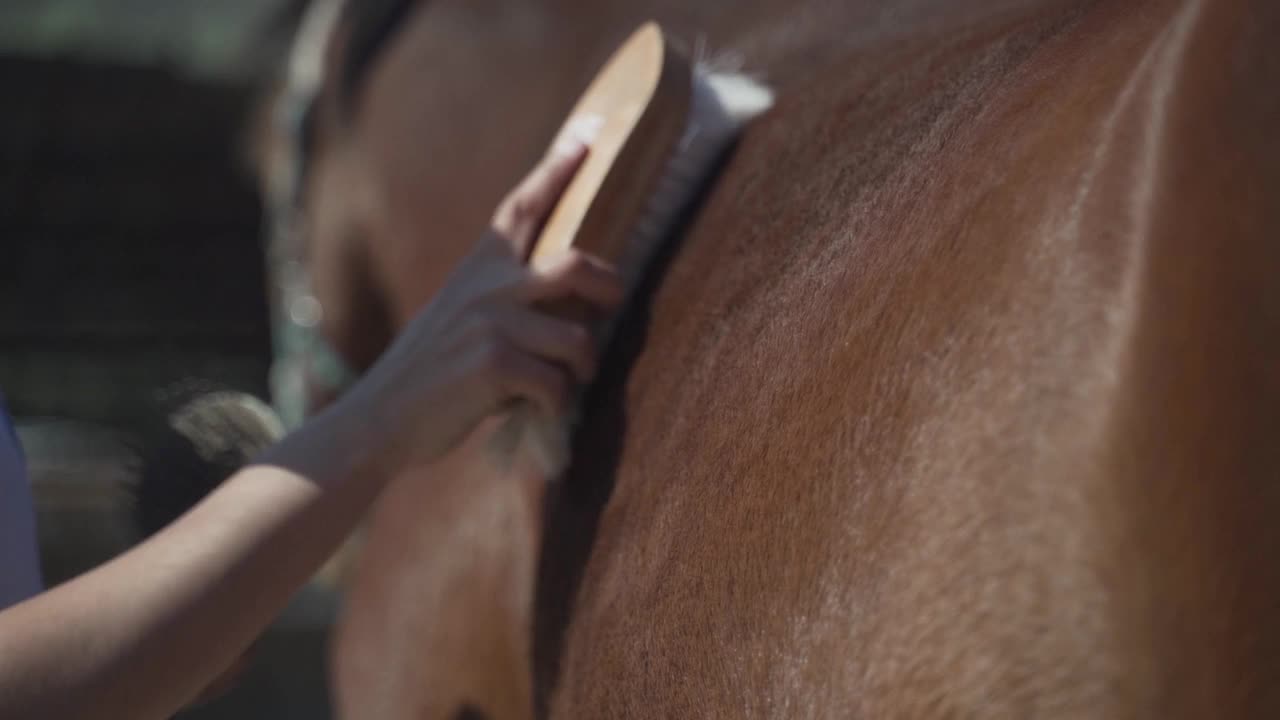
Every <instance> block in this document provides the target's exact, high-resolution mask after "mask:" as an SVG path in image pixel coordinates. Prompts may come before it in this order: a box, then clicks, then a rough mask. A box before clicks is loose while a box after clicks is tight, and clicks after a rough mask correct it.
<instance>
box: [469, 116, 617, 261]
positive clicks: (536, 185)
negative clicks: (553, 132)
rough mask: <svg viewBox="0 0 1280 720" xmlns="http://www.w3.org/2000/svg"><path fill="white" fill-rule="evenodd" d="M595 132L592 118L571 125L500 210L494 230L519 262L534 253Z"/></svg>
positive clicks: (573, 122) (595, 121)
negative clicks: (539, 235) (535, 245)
mask: <svg viewBox="0 0 1280 720" xmlns="http://www.w3.org/2000/svg"><path fill="white" fill-rule="evenodd" d="M598 130H599V122H598V120H597V119H596V118H594V116H587V117H584V118H579V119H575V120H574V121H572V122H570V124H569V126H568V127H567V128H566V132H565V133H564V134H563V135H562V136H561V138H560V139H559V140H558V141H557V142H556V144H555V145H554V146H553V147H552V148H551V151H550V152H548V153H547V154H546V156H545V157H543V158H542V160H541V161H540V162H539V163H538V165H537V167H535V168H534V169H533V171H532V172H530V173H529V175H528V176H526V177H525V179H524V180H523V181H522V182H521V183H520V184H519V185H518V186H517V187H516V189H515V190H514V191H512V193H511V194H510V195H508V196H507V198H506V200H504V201H503V202H502V205H501V206H499V208H498V212H497V214H496V215H495V217H494V221H493V227H494V229H495V230H496V231H497V232H498V233H499V234H500V235H502V236H503V237H504V238H505V239H506V240H507V241H508V242H509V243H510V244H511V249H512V250H513V251H514V252H515V254H516V255H517V256H518V257H519V258H520V259H521V260H522V261H523V260H527V259H528V257H529V255H530V253H532V252H533V244H534V242H535V241H536V240H537V237H538V234H539V233H540V232H541V231H542V227H543V225H545V224H546V221H547V218H548V216H550V215H551V211H552V210H554V209H555V206H556V203H557V202H559V200H560V196H561V195H563V194H564V191H565V188H567V187H568V186H569V183H570V182H571V181H572V180H573V178H574V176H575V175H576V174H577V172H578V169H579V168H580V167H581V166H582V162H583V160H584V159H585V158H586V156H587V146H588V144H589V143H590V142H591V140H592V139H594V136H595V134H596V133H597V132H598Z"/></svg>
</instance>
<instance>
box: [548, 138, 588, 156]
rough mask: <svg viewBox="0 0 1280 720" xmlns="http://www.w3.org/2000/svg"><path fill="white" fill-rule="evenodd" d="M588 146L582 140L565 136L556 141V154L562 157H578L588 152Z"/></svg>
mask: <svg viewBox="0 0 1280 720" xmlns="http://www.w3.org/2000/svg"><path fill="white" fill-rule="evenodd" d="M586 149H587V145H586V143H584V142H582V141H581V140H579V139H577V138H574V137H569V136H565V137H562V138H560V139H559V140H557V141H556V146H555V150H554V152H555V154H556V155H559V156H561V157H567V158H568V157H576V156H577V155H579V154H580V153H582V152H584V151H586Z"/></svg>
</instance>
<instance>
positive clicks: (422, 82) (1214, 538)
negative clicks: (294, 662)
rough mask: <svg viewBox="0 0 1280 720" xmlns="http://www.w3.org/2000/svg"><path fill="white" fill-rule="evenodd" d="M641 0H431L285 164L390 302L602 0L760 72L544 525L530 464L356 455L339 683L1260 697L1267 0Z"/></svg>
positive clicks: (769, 699) (417, 287)
mask: <svg viewBox="0 0 1280 720" xmlns="http://www.w3.org/2000/svg"><path fill="white" fill-rule="evenodd" d="M634 5H637V7H615V6H614V4H613V3H606V2H601V3H592V4H586V3H566V2H554V1H553V0H544V1H542V2H536V3H533V2H531V3H526V4H520V5H518V6H510V4H504V3H499V2H496V1H495V2H490V3H479V4H477V3H474V2H473V3H463V2H461V0H457V1H451V0H441V1H440V2H433V3H432V4H430V5H428V6H427V7H426V8H425V9H424V10H422V11H420V12H419V13H418V14H417V15H416V16H415V17H414V18H413V20H412V22H411V25H410V26H409V27H407V28H406V29H405V31H404V33H403V34H402V35H401V36H400V37H399V38H397V39H396V41H395V44H394V45H393V47H392V48H391V50H390V52H389V53H388V54H387V56H386V57H385V58H383V59H382V60H381V61H380V63H379V66H378V67H377V68H376V70H375V71H374V73H373V76H372V77H371V80H370V83H369V85H368V87H367V88H366V91H365V95H364V99H363V108H362V110H361V115H360V118H359V120H358V122H357V125H356V127H355V128H354V129H353V130H352V135H351V137H350V138H348V139H347V140H345V141H342V142H341V143H339V142H338V141H333V142H332V143H331V147H341V148H342V149H341V150H332V149H331V150H330V151H329V152H327V153H325V158H324V159H323V160H322V162H321V166H320V167H319V168H318V175H317V177H319V178H321V179H322V180H323V179H324V178H328V182H329V184H330V186H331V187H335V188H345V189H347V190H349V189H350V188H351V187H353V186H354V185H355V183H354V182H353V181H352V178H353V176H352V175H351V173H353V172H356V173H359V175H357V176H354V177H357V178H358V179H359V181H360V182H363V183H366V187H367V188H369V192H368V193H367V195H368V196H369V197H370V198H372V199H371V200H370V201H369V202H368V204H367V206H365V207H364V214H363V215H361V214H351V213H347V214H343V213H339V212H337V211H336V210H335V209H334V208H337V207H340V206H338V205H336V204H329V205H324V203H323V200H324V199H325V194H324V193H323V192H313V196H312V200H313V202H312V203H311V206H312V207H313V208H314V207H317V206H322V205H323V206H324V207H326V208H328V209H327V210H326V212H331V213H334V216H332V217H330V218H329V219H327V220H325V221H324V222H321V223H319V225H320V227H319V228H317V230H318V234H317V238H318V240H317V242H318V243H319V244H322V245H323V244H324V243H326V242H327V241H326V240H325V238H326V237H333V236H332V235H328V236H327V235H326V231H327V230H328V229H331V228H332V226H334V225H336V224H339V223H342V224H348V223H354V224H357V225H363V226H364V227H363V230H364V232H365V233H366V234H367V237H368V240H369V242H368V245H367V246H363V245H361V246H358V248H357V250H358V251H359V252H366V251H367V259H368V261H369V266H370V267H371V268H372V276H373V277H374V278H376V281H377V284H378V286H379V287H381V288H383V289H384V290H385V292H386V296H387V298H389V302H390V305H391V307H392V310H393V314H394V315H395V317H396V318H398V320H399V321H401V322H402V321H403V319H404V318H406V317H408V316H409V315H410V314H411V313H412V312H413V310H414V309H416V308H417V307H419V306H420V305H421V304H422V303H423V302H424V301H425V300H426V299H427V298H429V297H430V295H431V293H432V292H434V290H435V288H436V287H437V286H438V283H439V282H440V280H441V277H442V270H441V269H442V268H446V267H447V266H449V265H450V264H451V262H452V261H453V260H454V259H455V258H456V257H458V256H459V255H460V254H461V253H462V252H463V251H464V247H463V246H462V245H461V244H459V245H457V246H453V247H442V246H440V245H438V244H432V243H431V242H429V241H424V240H423V239H422V238H423V237H427V236H429V237H431V238H470V237H473V236H474V235H475V234H476V233H478V232H479V231H480V229H481V228H482V227H483V223H484V222H486V221H487V215H488V212H489V210H490V208H491V207H492V206H493V205H495V204H496V201H497V198H498V196H499V194H500V193H501V192H502V191H503V190H504V189H505V188H506V187H507V186H509V185H510V184H511V183H512V182H513V181H514V179H515V178H516V177H517V176H518V174H519V172H520V171H521V170H522V169H523V168H524V167H526V166H527V165H528V164H529V163H530V162H531V161H532V159H533V157H534V156H535V154H536V152H537V149H538V148H540V147H541V146H542V145H543V144H544V143H545V141H546V140H547V138H548V137H549V136H550V133H551V131H552V129H553V128H554V126H555V124H556V123H557V122H558V121H559V120H560V113H561V112H562V110H563V108H565V107H567V106H568V104H569V102H570V100H571V98H572V96H573V94H574V93H575V92H576V91H577V90H578V89H579V88H580V87H581V86H582V83H583V82H585V79H586V75H587V74H588V73H589V72H590V71H591V69H593V68H594V67H595V63H596V62H597V61H598V60H599V59H600V58H601V57H603V55H604V54H605V53H607V52H608V50H609V49H610V48H611V47H612V45H613V44H614V42H615V41H616V40H617V39H618V38H619V37H621V35H622V34H624V33H625V31H626V30H627V29H629V28H630V27H631V26H632V25H633V24H634V22H633V21H638V20H639V19H641V18H642V17H644V16H648V15H656V16H657V17H658V18H659V19H661V20H663V21H664V22H665V23H666V24H667V25H668V26H670V27H673V28H675V29H676V30H677V31H678V32H685V33H688V32H689V31H690V30H693V29H706V30H707V31H708V33H709V39H710V41H711V43H712V44H713V45H714V46H716V47H722V48H728V49H735V50H740V51H742V52H743V54H744V56H745V57H747V58H749V59H750V62H751V65H752V67H754V68H759V69H762V70H764V71H765V72H766V74H767V77H768V79H769V80H770V81H771V82H772V83H773V84H774V86H775V87H776V88H777V90H778V91H779V97H780V102H779V106H778V107H777V108H776V109H775V111H774V112H772V113H771V114H769V115H768V116H766V117H765V118H764V119H762V120H761V121H760V122H758V123H757V124H756V125H754V126H753V127H752V128H751V129H750V130H749V132H748V133H747V135H746V136H745V137H744V139H743V141H742V143H741V145H740V147H739V149H738V151H737V153H736V154H735V156H734V157H733V158H732V159H731V161H730V162H729V164H728V166H727V167H726V168H725V171H724V173H723V174H722V175H721V177H720V180H719V181H718V183H717V184H716V186H715V187H714V189H713V190H712V191H711V192H710V193H709V194H708V196H707V198H706V199H705V203H704V205H703V206H702V208H701V210H700V211H699V212H698V214H697V215H696V217H695V218H694V219H693V220H692V223H691V225H690V226H689V227H688V228H687V231H686V232H685V233H683V235H682V238H681V240H680V242H679V244H678V248H676V249H675V250H673V252H672V253H671V254H670V256H669V257H668V258H666V260H665V262H664V265H663V268H662V269H663V272H661V273H659V274H657V275H655V278H654V281H653V284H652V286H651V287H650V288H648V289H647V290H646V292H645V293H643V294H642V295H641V297H640V298H639V300H638V303H637V307H636V308H635V309H634V310H633V312H632V313H631V314H630V316H629V317H628V319H627V321H626V322H625V323H624V326H623V327H624V331H623V334H622V336H621V337H620V339H619V342H618V343H617V346H616V347H615V348H614V349H613V350H612V356H611V362H610V363H609V365H608V367H609V370H608V371H607V372H606V375H605V377H603V378H601V381H600V383H599V384H598V387H596V388H595V389H594V390H593V394H592V398H591V400H590V402H589V405H588V412H587V415H586V420H585V423H584V430H583V432H582V433H581V435H580V437H579V439H578V454H577V458H578V460H577V464H576V465H575V467H574V468H573V470H571V472H570V476H569V478H568V479H567V481H566V482H565V483H564V484H563V485H562V486H560V487H558V488H557V489H556V491H555V492H556V496H555V497H553V498H551V501H550V503H549V506H550V511H549V515H548V516H547V518H546V526H545V529H546V539H545V543H546V545H545V548H544V552H543V557H542V562H541V564H540V565H539V566H535V564H536V558H535V553H536V548H535V547H533V545H532V544H531V543H529V542H528V541H529V539H530V538H535V537H537V535H538V532H539V526H540V522H539V520H538V518H537V513H536V512H535V511H534V510H533V509H532V508H533V506H534V505H535V504H536V503H535V500H534V499H533V498H536V497H537V494H538V491H537V489H536V487H537V486H536V483H524V484H521V483H513V482H510V480H509V479H504V478H499V477H497V476H496V475H495V474H494V473H493V472H492V471H489V470H487V469H484V468H482V467H479V466H477V465H475V463H474V461H472V462H468V459H467V457H466V454H465V452H464V453H460V454H458V455H457V456H455V457H453V458H451V459H450V460H449V461H447V462H446V463H444V464H443V466H442V467H440V468H434V469H430V470H424V471H423V474H432V475H434V476H435V477H434V478H433V480H432V481H431V482H420V480H421V479H420V478H418V480H419V482H414V479H413V478H406V479H405V480H404V481H401V482H398V483H397V484H396V485H395V486H394V487H393V488H392V489H391V490H390V491H389V492H388V493H387V495H386V496H385V498H384V499H383V501H382V503H381V504H380V507H379V509H378V510H377V512H376V514H375V515H374V517H373V520H372V524H371V532H370V535H369V538H368V544H367V546H366V556H365V565H364V566H363V567H362V568H361V571H360V575H359V577H358V579H357V583H356V586H355V588H354V590H353V594H352V596H351V599H350V605H349V612H348V615H347V618H346V620H345V623H344V627H343V631H342V635H341V638H340V642H339V644H338V648H337V673H338V675H337V681H338V690H339V700H340V704H341V706H342V708H343V709H344V710H345V712H346V714H347V715H348V716H349V717H358V718H364V717H371V718H398V717H448V716H449V715H451V714H454V713H456V712H457V711H458V710H459V708H461V707H462V706H463V705H464V704H471V705H473V706H474V707H475V708H477V709H478V710H480V711H481V712H483V713H485V714H488V715H489V716H491V717H495V718H502V717H515V716H524V715H526V714H527V713H528V711H529V710H528V707H527V705H526V703H527V698H528V697H529V694H530V692H531V690H530V683H529V680H528V673H527V672H526V671H525V669H524V666H523V663H524V662H525V659H526V658H527V657H528V655H529V653H532V654H533V656H534V658H535V663H534V672H533V675H534V677H535V678H536V683H535V685H536V688H535V690H536V692H535V693H534V694H536V696H537V698H538V699H539V700H538V706H539V713H540V714H544V715H550V716H552V717H582V718H588V717H748V716H750V717H760V716H766V717H825V716H838V717H847V716H854V717H868V718H875V717H920V716H929V717H951V716H974V717H1275V716H1277V714H1280V614H1278V613H1277V611H1278V610H1280V564H1277V563H1276V562H1275V558H1276V557H1277V556H1278V555H1280V531H1278V530H1277V529H1276V527H1277V525H1276V523H1275V522H1274V518H1275V517H1276V516H1277V512H1278V511H1280V495H1278V492H1280V485H1278V484H1277V481H1280V450H1278V449H1277V443H1276V441H1275V439H1276V436H1277V432H1278V431H1280V374H1278V370H1277V368H1280V283H1277V282H1276V281H1275V277H1276V271H1277V269H1278V268H1280V263H1278V262H1277V261H1278V260H1280V242H1277V233H1278V232H1280V202H1277V200H1276V198H1277V197H1280V196H1278V195H1277V193H1280V144H1278V143H1280V140H1278V136H1277V135H1276V128H1277V127H1280V89H1278V88H1280V51H1278V50H1276V49H1275V43H1274V38H1276V37H1280V5H1277V4H1276V3H1273V2H1270V1H1269V0H1217V1H1214V2H1211V1H1208V0H1204V1H1197V0H1145V1H1142V2H1134V1H1132V0H1101V1H1099V2H1092V3H1069V2H1052V1H1049V0H1046V1H1044V2H1039V3H1026V2H1006V3H976V2H972V3H952V2H943V1H942V0H917V1H915V2H896V3H873V2H858V3H824V2H817V1H814V2H808V3H799V4H797V3H786V2H777V1H776V0H774V1H773V2H770V1H769V0H756V1H753V2H744V3H738V4H735V5H734V7H733V10H732V12H726V11H724V10H723V8H711V7H707V6H710V5H714V3H669V4H667V3H662V2H657V1H656V0H655V2H651V3H637V4H634ZM979 5H982V6H983V7H982V8H981V9H979V8H978V6H979ZM509 6H510V7H509ZM570 7H572V10H573V12H572V13H570V12H569V11H568V8H570ZM513 8H514V10H513V11H512V12H509V13H505V14H501V15H497V16H490V18H489V19H490V20H493V22H492V23H490V24H486V23H485V22H481V20H482V19H483V16H484V13H486V12H498V10H497V9H504V10H512V9H513ZM622 16H626V17H622ZM495 17H496V18H497V19H496V20H495V19H494V18H495ZM459 68H467V71H466V72H465V73H464V72H461V71H460V70H459ZM478 87H482V88H485V91H484V92H476V88H478ZM343 157H345V158H347V160H346V161H340V160H335V158H343ZM318 187H323V185H321V186H318ZM331 244H333V245H335V246H336V245H338V243H331ZM323 294H324V293H323V292H322V295H323ZM322 299H326V298H323V297H322ZM339 302H340V301H339V300H338V299H331V300H330V301H327V302H326V309H328V307H329V306H331V305H337V304H339ZM351 310H353V308H346V309H345V310H343V309H341V308H340V312H341V315H345V316H347V317H353V318H356V319H355V320H354V321H353V322H357V323H358V313H353V312H351ZM341 337H343V336H342V335H341V333H339V338H341ZM349 352H350V350H349ZM352 354H358V353H355V352H353V353H352ZM535 581H536V582H535ZM535 586H536V592H535V590H534V588H535ZM530 625H536V628H537V630H536V632H535V633H534V637H533V638H529V637H526V636H525V634H524V633H525V632H526V630H525V628H527V627H529V626H530Z"/></svg>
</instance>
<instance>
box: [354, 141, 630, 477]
mask: <svg viewBox="0 0 1280 720" xmlns="http://www.w3.org/2000/svg"><path fill="white" fill-rule="evenodd" d="M585 155H586V148H585V146H584V145H582V144H581V143H575V142H569V143H564V142H562V143H560V144H558V145H557V146H556V147H555V148H554V149H553V150H552V151H551V153H550V154H548V155H547V157H546V158H544V159H543V161H542V162H541V163H540V164H539V165H538V167H537V168H535V169H534V171H533V172H532V173H531V174H530V175H529V176H528V177H527V178H526V179H525V180H524V182H522V183H521V184H520V186H519V187H517V188H516V190H515V191H514V192H512V193H511V195H510V196H508V197H507V199H506V200H505V201H504V202H503V203H502V205H501V206H500V207H499V209H498V211H497V213H496V215H495V217H494V220H493V230H492V231H491V232H489V233H488V234H486V236H485V237H483V238H482V239H481V240H480V242H479V244H478V246H477V247H476V248H475V250H474V251H473V252H472V253H471V254H470V255H469V256H468V257H467V258H466V259H465V260H464V261H463V262H462V263H461V265H460V266H459V267H458V268H457V270H456V271H455V272H454V273H453V275H452V277H451V278H450V279H449V281H448V282H447V283H446V284H445V287H444V289H443V290H442V291H441V292H440V293H439V295H437V296H436V298H435V299H434V300H433V301H432V302H431V304H430V305H428V306H427V308H426V309H425V310H423V311H422V312H421V313H420V314H419V315H418V316H417V317H416V318H415V319H414V320H413V321H412V322H411V323H410V324H409V325H408V327H406V328H405V330H404V331H403V332H402V333H401V334H400V336H399V337H398V338H397V339H396V341H395V342H394V343H393V344H392V345H391V347H390V348H389V349H388V350H387V352H386V353H384V355H383V356H382V358H380V359H379V360H378V362H377V363H376V364H375V365H374V366H373V368H371V369H370V371H369V372H368V374H367V375H366V376H365V378H364V379H363V380H361V381H360V382H359V383H357V385H356V386H355V387H353V388H352V389H351V391H350V393H349V395H348V397H347V398H345V399H344V401H343V402H341V403H340V405H342V406H348V407H355V408H359V410H358V411H359V412H361V413H362V414H363V415H364V416H365V417H367V426H370V427H369V431H368V432H364V433H360V434H361V436H363V437H362V440H361V442H362V444H363V445H364V446H365V447H363V448H362V450H363V452H362V453H361V454H362V456H364V457H365V458H366V459H368V460H372V461H373V462H376V463H377V464H378V465H379V466H383V467H387V466H390V467H395V466H398V465H400V464H402V463H405V462H409V461H410V460H415V461H418V460H421V461H429V460H433V459H435V458H437V457H439V456H440V455H442V454H444V453H446V452H448V451H449V450H450V449H452V448H453V447H454V446H455V445H457V444H458V443H459V442H460V441H461V440H462V438H464V437H465V436H466V435H467V434H468V433H469V432H470V431H471V430H472V429H473V428H474V427H475V426H476V425H477V423H479V422H480V421H481V420H483V419H484V418H486V417H488V416H490V415H492V414H494V413H495V412H497V411H500V410H501V409H502V408H504V407H505V406H507V405H509V404H511V403H512V402H513V401H516V400H520V399H523V400H529V401H531V402H533V403H534V404H535V405H536V406H538V407H539V408H540V409H542V410H543V411H544V412H546V413H548V414H549V415H550V416H552V417H557V416H560V415H562V414H563V413H564V412H565V411H566V410H567V409H568V408H567V405H568V403H569V402H570V399H571V397H572V395H573V393H572V391H573V389H574V387H575V385H577V384H581V383H585V382H588V381H589V380H591V378H592V377H593V376H594V375H595V372H596V345H595V340H594V338H593V337H592V336H591V332H590V330H589V329H588V328H587V327H586V326H584V325H582V324H579V323H576V322H571V321H568V320H564V319H561V318H558V317H555V316H552V315H549V314H547V313H545V312H542V311H539V309H538V307H539V306H545V305H546V304H548V303H550V302H552V301H557V300H563V299H567V298H576V299H578V300H580V301H582V302H584V303H585V304H586V305H587V306H588V307H589V308H591V309H593V310H595V311H597V312H600V313H607V312H609V311H612V310H614V309H616V308H617V306H618V305H619V304H620V303H621V302H622V300H623V297H624V293H625V291H624V287H623V284H622V281H621V280H620V279H619V277H618V276H617V274H616V273H615V272H614V271H613V269H612V268H610V267H609V266H607V265H605V264H604V263H602V262H600V261H599V260H596V259H593V258H591V257H588V256H586V255H583V254H580V253H577V252H574V251H569V252H567V253H565V254H564V255H563V256H561V257H559V258H556V259H555V260H554V261H553V262H550V263H547V264H545V265H542V266H540V267H538V268H536V269H535V268H531V267H529V266H528V265H527V260H528V256H529V254H530V252H531V251H532V245H533V243H534V242H535V241H536V239H537V236H538V233H539V231H540V230H541V228H542V226H543V224H544V223H545V221H546V219H547V216H548V215H549V214H550V212H551V210H552V209H553V208H554V207H555V204H556V202H557V200H559V198H560V195H561V194H562V193H563V191H564V189H565V187H566V186H567V185H568V183H569V181H570V180H571V179H572V178H573V176H574V173H575V172H576V171H577V169H578V167H579V166H580V164H581V163H582V160H583V158H584V156H585ZM367 453H376V454H377V455H378V456H377V457H369V456H368V455H367ZM388 464H389V465H388Z"/></svg>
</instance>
